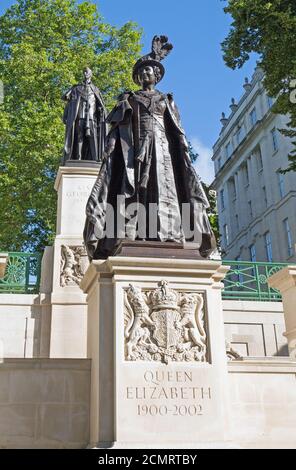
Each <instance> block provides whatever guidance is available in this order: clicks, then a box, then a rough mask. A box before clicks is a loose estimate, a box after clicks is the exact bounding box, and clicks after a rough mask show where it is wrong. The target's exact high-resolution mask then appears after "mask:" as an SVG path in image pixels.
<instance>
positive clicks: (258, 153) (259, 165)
mask: <svg viewBox="0 0 296 470" xmlns="http://www.w3.org/2000/svg"><path fill="white" fill-rule="evenodd" d="M255 154H256V161H257V169H258V172H260V171H262V170H263V160H262V153H261V149H260V147H259V148H258V149H257V150H256V152H255Z"/></svg>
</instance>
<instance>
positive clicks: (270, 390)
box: [228, 358, 296, 449]
mask: <svg viewBox="0 0 296 470" xmlns="http://www.w3.org/2000/svg"><path fill="white" fill-rule="evenodd" d="M228 371H229V374H228V377H229V391H230V400H231V414H232V423H231V435H232V436H233V438H234V439H235V441H236V442H237V444H238V445H239V446H241V447H242V448H270V449H272V448H291V449H295V448H296V432H295V430H296V380H295V378H296V362H292V361H290V360H289V359H286V360H284V359H279V358H277V359H276V360H265V361H263V360H253V361H252V360H249V361H242V362H232V363H230V364H229V365H228Z"/></svg>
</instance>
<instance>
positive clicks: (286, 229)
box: [283, 219, 293, 258]
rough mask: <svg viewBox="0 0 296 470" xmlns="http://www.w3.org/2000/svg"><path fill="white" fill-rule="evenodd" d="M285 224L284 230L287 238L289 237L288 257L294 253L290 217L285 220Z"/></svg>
mask: <svg viewBox="0 0 296 470" xmlns="http://www.w3.org/2000/svg"><path fill="white" fill-rule="evenodd" d="M283 224H284V230H285V233H286V239H287V248H288V258H290V256H292V255H293V241H292V234H291V230H290V224H289V219H285V220H284V221H283Z"/></svg>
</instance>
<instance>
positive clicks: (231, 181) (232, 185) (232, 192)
mask: <svg viewBox="0 0 296 470" xmlns="http://www.w3.org/2000/svg"><path fill="white" fill-rule="evenodd" d="M229 193H230V197H231V199H232V201H235V200H236V185H235V180H234V178H230V179H229Z"/></svg>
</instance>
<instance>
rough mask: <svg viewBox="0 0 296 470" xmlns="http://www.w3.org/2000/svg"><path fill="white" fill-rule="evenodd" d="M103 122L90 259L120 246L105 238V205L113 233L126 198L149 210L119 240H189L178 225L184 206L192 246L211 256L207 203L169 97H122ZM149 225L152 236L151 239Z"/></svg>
mask: <svg viewBox="0 0 296 470" xmlns="http://www.w3.org/2000/svg"><path fill="white" fill-rule="evenodd" d="M107 121H108V123H109V124H110V125H111V130H110V132H109V135H108V137H107V141H106V149H105V153H106V158H105V160H104V161H103V163H102V167H101V170H100V173H99V176H98V179H97V181H96V183H95V185H94V187H93V190H92V193H91V195H90V198H89V200H88V203H87V207H86V216H87V219H86V224H85V230H84V240H85V245H86V248H87V251H88V255H89V257H90V259H93V258H94V259H101V258H103V259H104V258H106V257H108V256H110V255H112V254H113V253H114V249H115V248H116V246H117V244H118V242H119V241H120V239H119V238H118V237H117V236H116V235H114V237H111V238H110V236H109V237H107V236H106V234H105V231H106V218H107V213H108V206H109V207H112V208H114V217H115V232H114V233H115V234H116V230H117V228H118V227H117V225H118V219H117V216H118V211H117V202H118V199H117V196H121V197H122V198H123V199H124V202H125V207H127V206H128V205H129V204H132V203H141V205H142V206H143V207H145V208H146V209H147V210H146V216H145V217H146V220H145V221H144V220H143V216H141V217H140V216H139V217H137V216H136V217H135V218H134V219H133V222H132V223H128V224H127V231H126V234H125V236H123V237H121V238H130V239H133V240H134V239H137V238H140V239H143V238H144V239H146V240H160V241H177V242H184V241H192V235H191V234H190V235H188V230H187V231H186V230H184V226H183V225H182V214H183V205H184V204H187V208H189V211H188V212H189V222H190V227H191V231H192V232H194V241H195V242H196V243H197V245H198V247H199V249H200V252H201V254H202V255H203V256H207V255H208V254H210V252H211V251H212V250H213V248H214V247H215V241H214V236H213V233H212V230H211V227H210V224H209V221H208V217H207V214H206V209H207V208H208V207H209V204H208V201H207V198H206V195H205V193H204V190H203V188H202V185H201V182H200V180H199V178H198V176H197V174H196V172H195V170H194V168H193V166H192V164H191V161H190V157H189V155H188V146H187V143H186V138H185V133H184V130H183V129H182V127H181V124H180V118H179V113H178V110H177V108H176V106H175V103H174V101H173V98H172V96H171V95H163V94H162V93H160V92H159V91H154V92H152V93H149V92H148V93H147V92H143V91H139V92H136V93H125V94H123V95H122V96H121V97H120V98H119V101H118V103H117V105H116V106H115V108H114V109H113V111H112V112H111V113H110V115H109V116H108V119H107ZM151 204H154V205H157V214H156V219H157V220H156V222H155V220H154V219H155V217H154V219H153V220H152V216H151V214H149V206H151ZM154 215H155V213H154ZM144 222H145V223H146V225H145V223H144ZM153 222H154V223H155V225H156V231H154V234H153V236H152V237H151V235H150V233H151V230H150V231H149V228H151V224H152V223H153ZM142 225H144V226H146V229H145V230H146V232H145V230H144V232H145V233H144V234H143V230H141V228H142ZM139 229H140V230H139ZM140 232H141V233H140ZM139 233H140V235H139Z"/></svg>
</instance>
